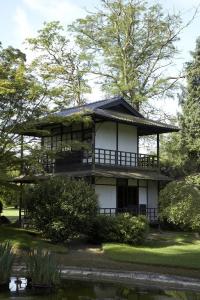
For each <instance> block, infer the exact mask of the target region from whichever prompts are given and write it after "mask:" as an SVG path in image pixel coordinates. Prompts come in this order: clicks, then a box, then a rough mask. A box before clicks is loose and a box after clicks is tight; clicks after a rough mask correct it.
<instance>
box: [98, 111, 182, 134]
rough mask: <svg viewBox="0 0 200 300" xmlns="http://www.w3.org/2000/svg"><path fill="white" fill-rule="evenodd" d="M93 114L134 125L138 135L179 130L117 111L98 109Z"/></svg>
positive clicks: (175, 127) (172, 126)
mask: <svg viewBox="0 0 200 300" xmlns="http://www.w3.org/2000/svg"><path fill="white" fill-rule="evenodd" d="M93 114H94V116H96V117H99V118H102V119H106V120H112V121H117V122H120V123H126V124H131V125H135V126H137V127H138V129H139V135H151V134H155V133H168V132H177V131H179V130H180V128H178V127H177V126H174V125H170V124H164V123H161V122H158V121H153V120H150V119H146V118H139V117H135V116H131V115H127V114H124V113H119V112H113V111H108V110H102V109H98V110H96V111H94V113H93Z"/></svg>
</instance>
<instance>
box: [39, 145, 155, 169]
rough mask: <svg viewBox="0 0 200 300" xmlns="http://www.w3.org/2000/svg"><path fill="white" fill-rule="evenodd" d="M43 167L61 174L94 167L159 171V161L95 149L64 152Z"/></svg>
mask: <svg viewBox="0 0 200 300" xmlns="http://www.w3.org/2000/svg"><path fill="white" fill-rule="evenodd" d="M43 165H44V169H45V171H46V172H48V173H60V172H67V171H69V170H70V171H71V170H77V169H82V168H83V169H84V168H87V167H92V166H102V167H103V166H106V167H118V168H123V169H124V168H129V169H130V168H143V169H158V168H159V161H158V158H157V156H156V155H148V154H140V153H139V154H138V153H133V152H125V151H116V150H109V149H101V148H95V149H94V151H91V150H82V151H81V150H80V151H68V152H63V153H61V154H59V156H58V158H56V159H54V160H48V158H47V159H46V160H44V161H43Z"/></svg>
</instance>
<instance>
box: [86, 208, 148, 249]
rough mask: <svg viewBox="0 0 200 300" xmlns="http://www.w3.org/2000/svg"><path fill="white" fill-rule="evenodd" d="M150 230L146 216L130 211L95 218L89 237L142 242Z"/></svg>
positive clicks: (121, 241)
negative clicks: (132, 213) (136, 214)
mask: <svg viewBox="0 0 200 300" xmlns="http://www.w3.org/2000/svg"><path fill="white" fill-rule="evenodd" d="M147 232H148V222H147V219H146V218H145V217H144V216H138V217H135V216H132V215H130V214H128V213H125V214H119V215H117V216H105V215H99V216H97V217H96V219H95V220H94V222H93V224H92V226H91V230H90V235H89V239H90V241H92V242H96V243H102V242H116V243H127V244H134V245H136V244H140V243H141V242H143V241H144V239H145V237H146V234H147Z"/></svg>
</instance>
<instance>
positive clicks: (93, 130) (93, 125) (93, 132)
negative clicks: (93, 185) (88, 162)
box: [92, 121, 95, 170]
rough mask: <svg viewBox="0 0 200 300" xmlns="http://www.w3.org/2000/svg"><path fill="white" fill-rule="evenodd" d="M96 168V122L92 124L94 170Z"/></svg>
mask: <svg viewBox="0 0 200 300" xmlns="http://www.w3.org/2000/svg"><path fill="white" fill-rule="evenodd" d="M94 169H95V122H94V121H93V124H92V170H94Z"/></svg>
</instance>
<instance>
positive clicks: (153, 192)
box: [148, 180, 158, 208]
mask: <svg viewBox="0 0 200 300" xmlns="http://www.w3.org/2000/svg"><path fill="white" fill-rule="evenodd" d="M148 207H149V208H157V207H158V182H157V181H152V180H149V181H148Z"/></svg>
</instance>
